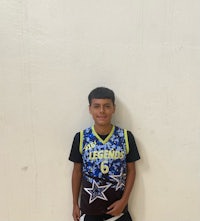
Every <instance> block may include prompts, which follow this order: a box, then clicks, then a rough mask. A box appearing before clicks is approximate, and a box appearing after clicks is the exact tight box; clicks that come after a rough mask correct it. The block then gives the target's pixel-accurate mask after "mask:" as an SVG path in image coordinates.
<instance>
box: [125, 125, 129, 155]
mask: <svg viewBox="0 0 200 221" xmlns="http://www.w3.org/2000/svg"><path fill="white" fill-rule="evenodd" d="M124 137H125V143H126V154H128V153H129V142H128V133H127V130H126V129H124Z"/></svg>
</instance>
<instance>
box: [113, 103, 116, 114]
mask: <svg viewBox="0 0 200 221" xmlns="http://www.w3.org/2000/svg"><path fill="white" fill-rule="evenodd" d="M115 110H116V105H115V104H114V111H113V114H114V113H115Z"/></svg>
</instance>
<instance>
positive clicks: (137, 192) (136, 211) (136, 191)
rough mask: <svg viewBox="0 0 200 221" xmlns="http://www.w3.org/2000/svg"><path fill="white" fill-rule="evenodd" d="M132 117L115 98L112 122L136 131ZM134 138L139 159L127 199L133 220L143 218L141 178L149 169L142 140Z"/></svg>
mask: <svg viewBox="0 0 200 221" xmlns="http://www.w3.org/2000/svg"><path fill="white" fill-rule="evenodd" d="M133 117H134V116H132V115H131V111H129V109H128V107H127V106H126V105H125V104H124V103H123V102H122V101H121V100H119V99H118V98H116V112H115V114H114V116H113V124H114V125H117V126H120V127H122V128H126V129H127V130H130V131H132V132H133V134H134V132H137V128H135V127H134V123H133ZM134 136H135V134H134ZM135 140H136V144H137V147H138V150H139V153H140V157H141V159H140V160H139V161H137V162H136V171H137V174H136V180H135V184H134V188H133V191H132V193H131V196H130V199H129V210H130V213H131V215H132V217H133V220H145V185H144V182H145V181H144V179H143V178H144V174H145V173H146V171H148V170H149V165H148V160H147V156H146V153H145V150H144V147H143V143H142V141H140V139H139V138H137V137H135Z"/></svg>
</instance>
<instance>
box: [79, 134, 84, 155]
mask: <svg viewBox="0 0 200 221" xmlns="http://www.w3.org/2000/svg"><path fill="white" fill-rule="evenodd" d="M79 152H80V154H82V153H83V131H80V143H79Z"/></svg>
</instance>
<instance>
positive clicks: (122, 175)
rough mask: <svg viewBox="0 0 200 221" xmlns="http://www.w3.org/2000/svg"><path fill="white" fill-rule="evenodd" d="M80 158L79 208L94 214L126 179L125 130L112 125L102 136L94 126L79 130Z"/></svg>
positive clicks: (112, 198)
mask: <svg viewBox="0 0 200 221" xmlns="http://www.w3.org/2000/svg"><path fill="white" fill-rule="evenodd" d="M79 151H80V153H81V154H82V159H83V164H82V165H83V168H82V172H83V174H82V175H83V176H82V179H83V180H82V191H81V211H82V212H83V213H85V214H91V215H93V214H94V215H98V214H103V213H106V212H107V207H108V206H110V205H111V204H112V203H113V202H115V201H116V200H119V199H120V198H121V196H122V194H123V191H124V187H125V181H126V155H127V154H128V152H129V144H128V136H127V130H125V129H121V128H119V127H116V126H113V128H112V130H111V132H110V134H109V135H108V136H107V137H106V139H105V140H102V139H101V137H100V136H99V135H98V134H97V133H96V131H95V130H94V127H90V128H87V129H85V130H83V131H81V132H80V147H79Z"/></svg>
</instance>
